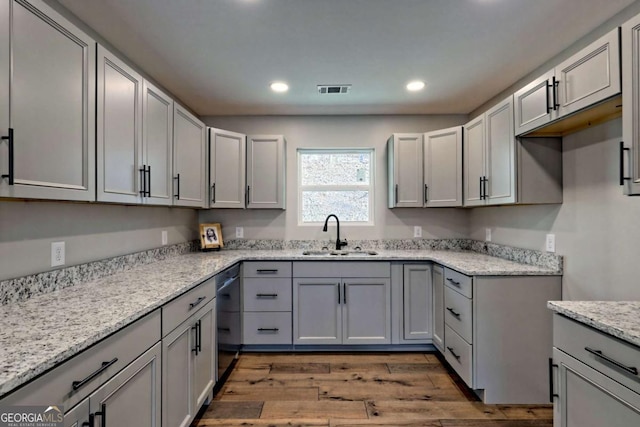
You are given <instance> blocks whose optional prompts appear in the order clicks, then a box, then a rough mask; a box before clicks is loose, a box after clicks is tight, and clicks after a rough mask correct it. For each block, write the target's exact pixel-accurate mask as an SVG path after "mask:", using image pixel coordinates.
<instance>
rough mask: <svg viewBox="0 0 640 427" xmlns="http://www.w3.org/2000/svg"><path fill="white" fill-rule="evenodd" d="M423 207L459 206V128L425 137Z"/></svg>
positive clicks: (460, 129) (460, 141) (431, 133)
mask: <svg viewBox="0 0 640 427" xmlns="http://www.w3.org/2000/svg"><path fill="white" fill-rule="evenodd" d="M424 186H425V187H424V191H425V206H426V207H445V206H449V207H450V206H462V127H461V126H456V127H453V128H449V129H442V130H438V131H435V132H428V133H425V134H424Z"/></svg>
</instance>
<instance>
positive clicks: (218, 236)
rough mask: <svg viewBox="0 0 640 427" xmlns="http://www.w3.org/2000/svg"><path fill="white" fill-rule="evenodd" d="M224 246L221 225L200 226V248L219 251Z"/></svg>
mask: <svg viewBox="0 0 640 427" xmlns="http://www.w3.org/2000/svg"><path fill="white" fill-rule="evenodd" d="M222 246H223V243H222V227H220V224H200V248H201V249H218V248H221V247H222Z"/></svg>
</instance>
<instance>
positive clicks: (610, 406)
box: [553, 348, 640, 427]
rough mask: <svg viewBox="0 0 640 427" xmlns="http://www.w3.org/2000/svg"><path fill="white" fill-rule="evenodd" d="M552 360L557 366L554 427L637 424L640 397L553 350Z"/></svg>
mask: <svg viewBox="0 0 640 427" xmlns="http://www.w3.org/2000/svg"><path fill="white" fill-rule="evenodd" d="M553 359H554V361H555V362H556V363H557V364H558V382H557V384H556V387H557V389H556V392H557V393H558V397H557V398H556V400H555V405H554V422H553V425H554V426H561V427H600V426H607V427H628V426H637V425H640V394H637V393H634V392H633V391H631V390H630V389H628V388H627V387H624V386H623V385H621V384H620V383H618V382H616V381H614V380H612V379H611V378H609V377H607V376H606V375H603V374H601V373H600V372H598V371H596V370H594V369H592V368H590V367H589V366H587V365H585V364H583V363H582V362H580V361H578V360H577V359H574V358H573V357H571V356H569V355H567V354H565V353H564V352H562V351H560V350H558V349H555V348H554V349H553Z"/></svg>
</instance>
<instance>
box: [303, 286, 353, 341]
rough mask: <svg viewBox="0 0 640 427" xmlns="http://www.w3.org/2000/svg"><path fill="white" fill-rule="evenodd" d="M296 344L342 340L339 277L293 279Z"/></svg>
mask: <svg viewBox="0 0 640 427" xmlns="http://www.w3.org/2000/svg"><path fill="white" fill-rule="evenodd" d="M293 343H294V344H341V343H342V283H341V282H340V279H339V278H335V279H334V278H323V279H293Z"/></svg>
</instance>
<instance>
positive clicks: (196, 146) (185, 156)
mask: <svg viewBox="0 0 640 427" xmlns="http://www.w3.org/2000/svg"><path fill="white" fill-rule="evenodd" d="M206 130H207V128H206V126H205V124H204V123H202V122H201V121H200V120H198V118H197V117H195V116H194V115H193V114H191V113H190V112H189V111H187V110H186V109H185V108H183V107H182V106H180V105H179V104H174V112H173V204H174V205H175V206H191V207H198V208H204V207H206V205H207V200H206V192H207V191H206V179H207V178H206V157H207V156H206V150H207V140H206V135H207V134H206Z"/></svg>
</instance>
